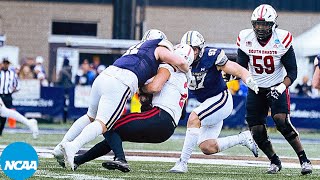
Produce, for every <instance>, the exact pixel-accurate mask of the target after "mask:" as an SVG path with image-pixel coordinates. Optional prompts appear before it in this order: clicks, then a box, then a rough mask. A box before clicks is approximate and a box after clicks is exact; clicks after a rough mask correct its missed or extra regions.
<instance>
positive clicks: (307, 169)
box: [301, 162, 312, 175]
mask: <svg viewBox="0 0 320 180" xmlns="http://www.w3.org/2000/svg"><path fill="white" fill-rule="evenodd" d="M311 173H312V165H311V162H304V163H302V164H301V174H302V175H306V174H311Z"/></svg>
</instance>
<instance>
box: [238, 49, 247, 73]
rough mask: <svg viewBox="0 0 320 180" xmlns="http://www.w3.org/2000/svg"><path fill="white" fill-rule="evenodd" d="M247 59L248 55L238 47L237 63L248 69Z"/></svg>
mask: <svg viewBox="0 0 320 180" xmlns="http://www.w3.org/2000/svg"><path fill="white" fill-rule="evenodd" d="M249 60H250V59H249V56H248V55H247V54H246V53H245V52H243V51H242V50H241V49H240V48H238V56H237V63H238V64H240V65H241V66H242V67H244V68H246V69H248V64H249Z"/></svg>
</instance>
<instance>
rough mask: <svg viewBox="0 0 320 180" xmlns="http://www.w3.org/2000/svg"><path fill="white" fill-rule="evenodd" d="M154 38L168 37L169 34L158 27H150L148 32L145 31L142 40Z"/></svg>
mask: <svg viewBox="0 0 320 180" xmlns="http://www.w3.org/2000/svg"><path fill="white" fill-rule="evenodd" d="M154 39H166V40H167V36H166V35H165V34H164V33H163V32H162V31H160V30H158V29H149V30H148V31H147V32H145V33H144V35H143V37H142V39H141V41H146V40H154Z"/></svg>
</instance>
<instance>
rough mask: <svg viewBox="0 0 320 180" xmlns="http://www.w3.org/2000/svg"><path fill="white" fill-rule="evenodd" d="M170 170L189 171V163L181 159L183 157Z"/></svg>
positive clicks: (174, 171)
mask: <svg viewBox="0 0 320 180" xmlns="http://www.w3.org/2000/svg"><path fill="white" fill-rule="evenodd" d="M169 172H172V173H186V172H188V165H187V163H186V162H183V161H181V159H179V161H177V162H176V164H175V165H174V166H173V167H172V168H171V169H170V170H169Z"/></svg>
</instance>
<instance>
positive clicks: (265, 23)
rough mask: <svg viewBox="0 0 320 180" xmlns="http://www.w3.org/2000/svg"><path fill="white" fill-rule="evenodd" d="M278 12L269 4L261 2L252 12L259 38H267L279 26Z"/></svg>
mask: <svg viewBox="0 0 320 180" xmlns="http://www.w3.org/2000/svg"><path fill="white" fill-rule="evenodd" d="M277 17H278V15H277V12H276V11H275V10H274V9H273V7H272V6H270V5H268V4H261V5H260V6H258V7H257V8H256V9H255V10H254V11H253V13H252V16H251V23H252V26H253V30H254V32H255V34H256V36H257V38H258V39H259V40H265V39H267V38H268V37H270V35H271V34H272V31H273V30H274V29H275V28H276V27H277V22H276V20H277Z"/></svg>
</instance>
